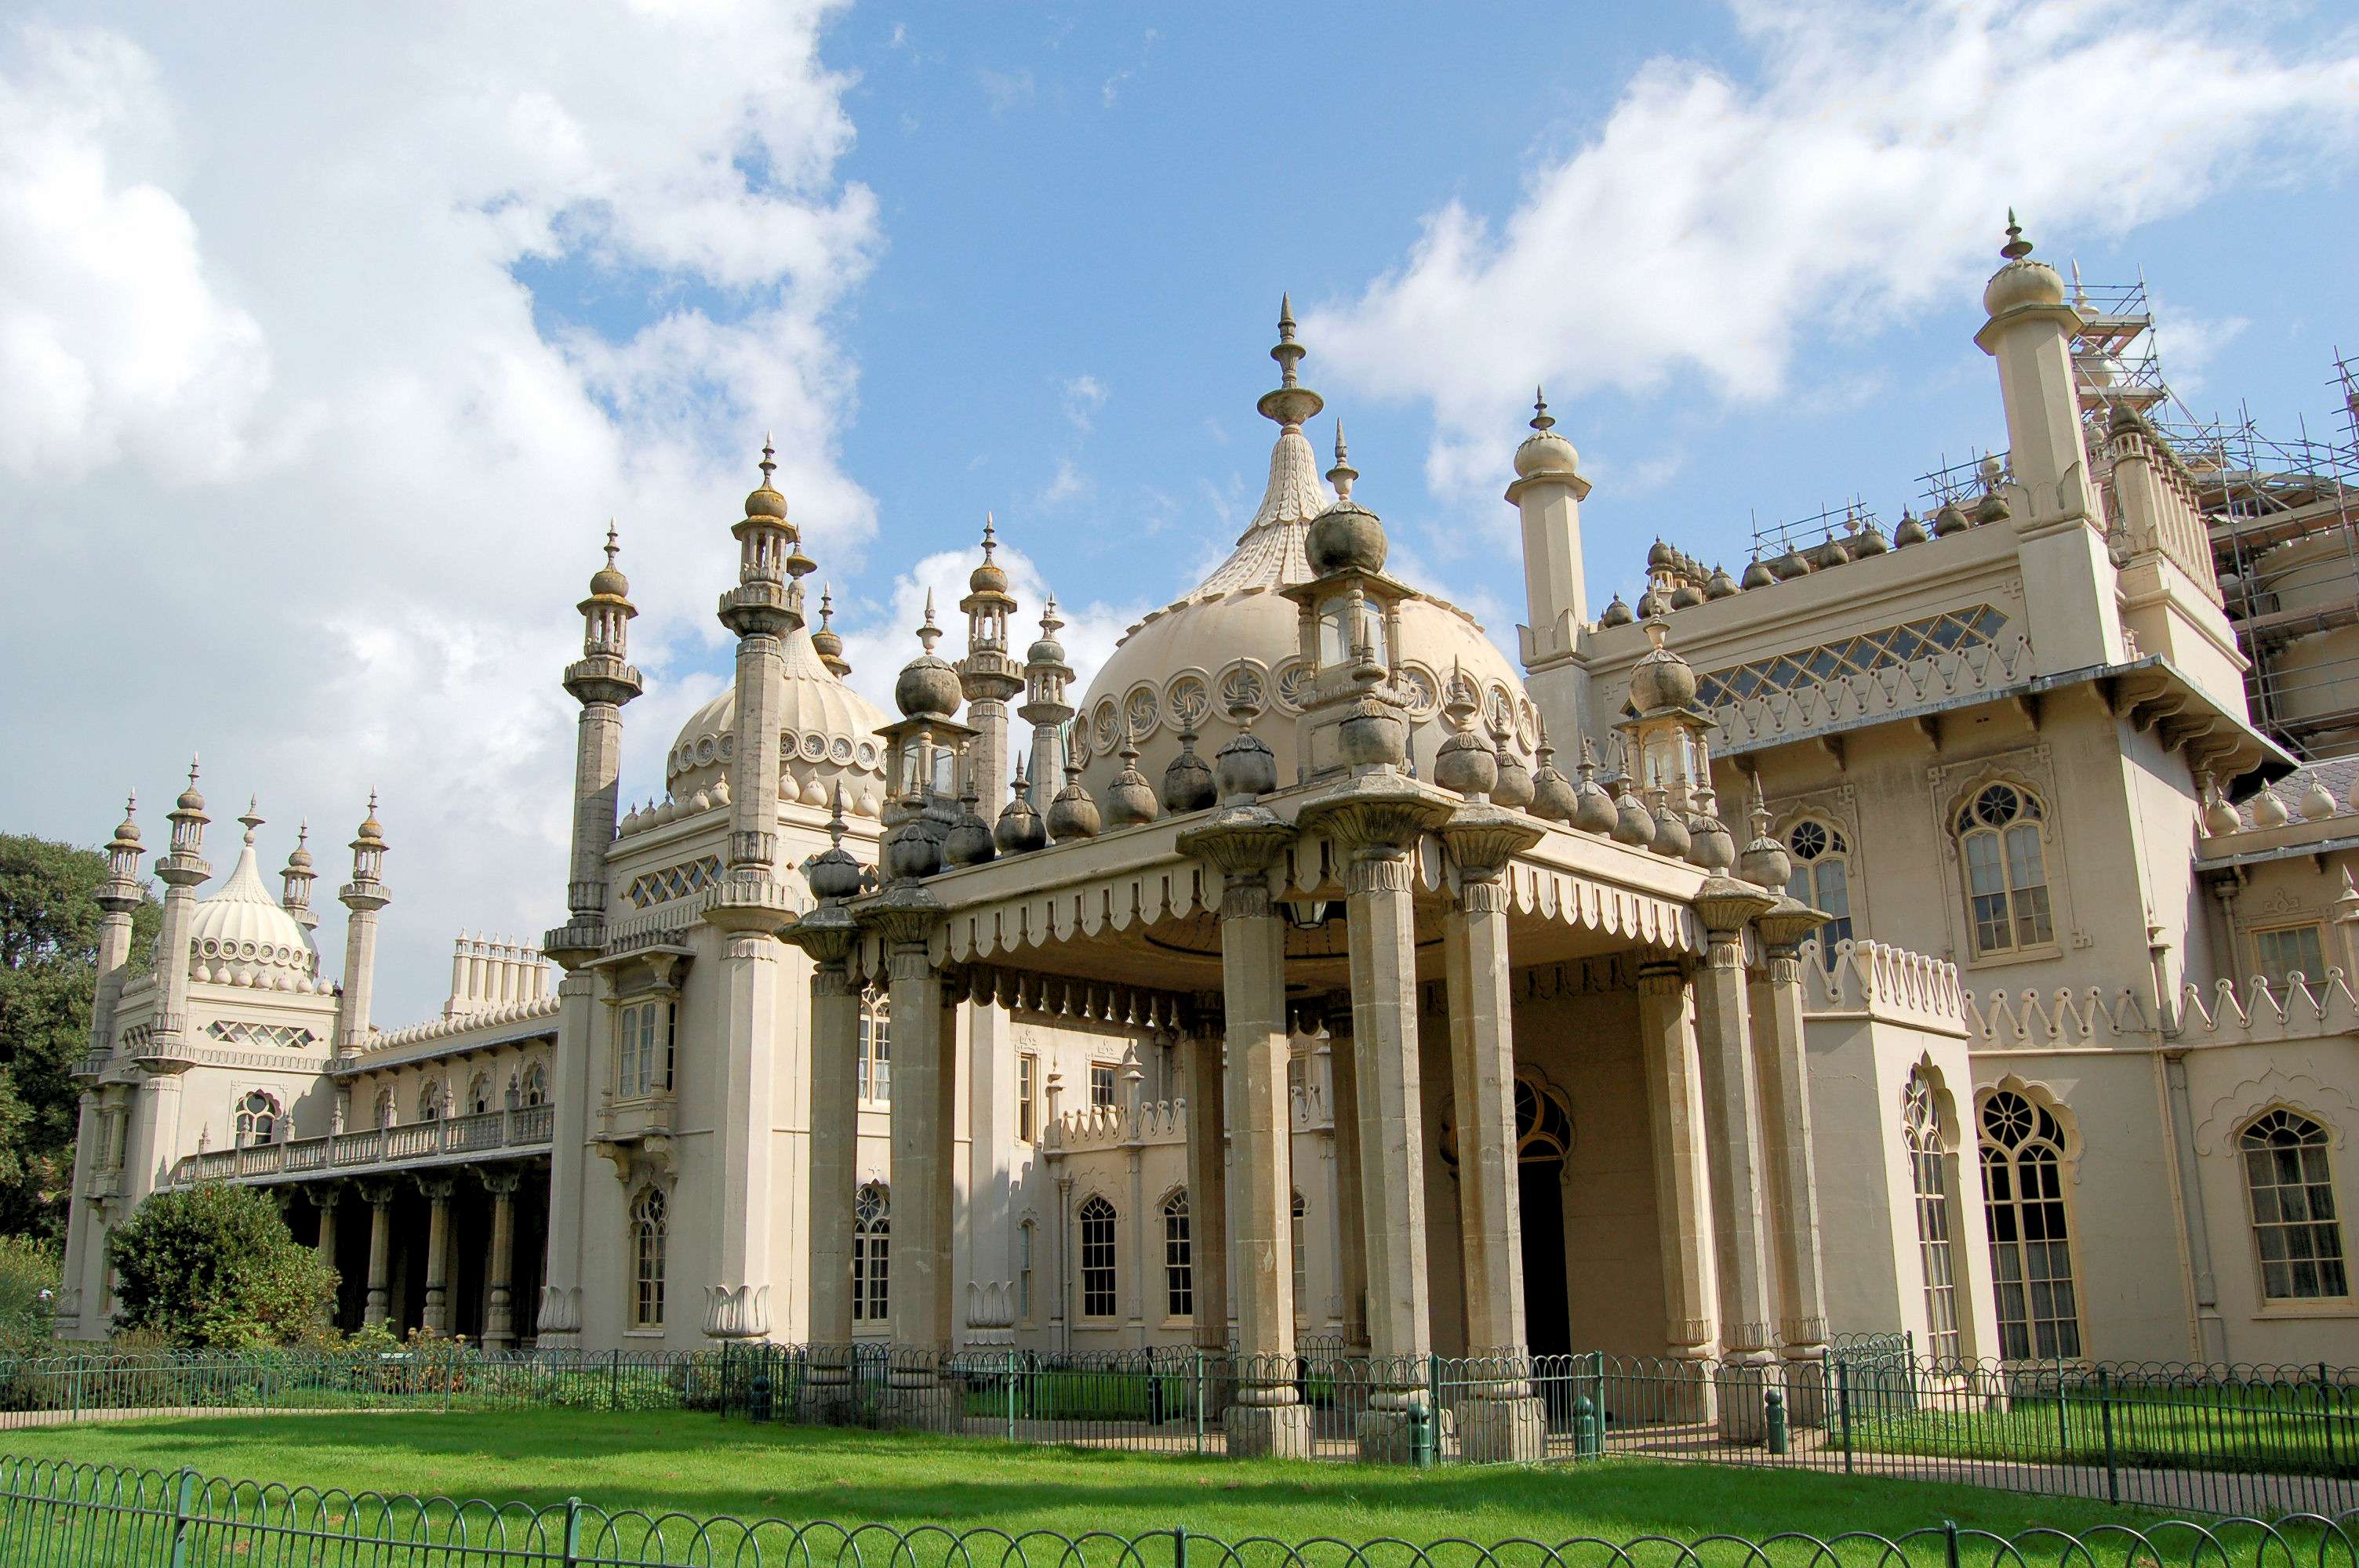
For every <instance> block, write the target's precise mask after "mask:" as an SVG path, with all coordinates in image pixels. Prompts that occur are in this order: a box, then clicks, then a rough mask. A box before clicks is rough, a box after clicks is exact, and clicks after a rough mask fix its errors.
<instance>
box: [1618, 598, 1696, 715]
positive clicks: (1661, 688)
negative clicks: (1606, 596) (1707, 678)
mask: <svg viewBox="0 0 2359 1568" xmlns="http://www.w3.org/2000/svg"><path fill="white" fill-rule="evenodd" d="M1669 630H1670V628H1669V626H1668V625H1667V624H1665V622H1664V621H1663V619H1662V617H1660V616H1656V617H1654V618H1653V619H1651V620H1649V621H1648V622H1647V639H1648V640H1649V641H1650V642H1652V643H1654V646H1653V647H1652V648H1650V649H1648V650H1647V654H1646V656H1645V657H1643V658H1641V659H1640V660H1639V661H1638V662H1637V663H1636V665H1632V666H1631V669H1630V706H1631V707H1632V708H1636V710H1637V711H1639V712H1640V713H1655V712H1658V711H1660V710H1661V709H1663V708H1685V707H1687V706H1688V705H1689V704H1690V703H1691V702H1693V701H1694V700H1695V694H1696V674H1695V671H1694V670H1693V669H1692V668H1690V666H1689V665H1688V662H1687V661H1686V660H1685V659H1682V658H1681V657H1680V656H1679V655H1678V654H1675V653H1673V652H1671V650H1670V648H1669V646H1668V645H1667V644H1666V643H1665V638H1666V637H1667V636H1668V635H1669Z"/></svg>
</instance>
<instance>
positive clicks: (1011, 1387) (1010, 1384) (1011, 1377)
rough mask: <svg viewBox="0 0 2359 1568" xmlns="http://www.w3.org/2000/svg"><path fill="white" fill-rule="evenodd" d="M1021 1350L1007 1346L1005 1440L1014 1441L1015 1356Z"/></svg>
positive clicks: (1019, 1353)
mask: <svg viewBox="0 0 2359 1568" xmlns="http://www.w3.org/2000/svg"><path fill="white" fill-rule="evenodd" d="M1021 1354H1022V1352H1021V1351H1019V1350H1017V1349H1016V1346H1013V1345H1011V1346H1008V1347H1007V1441H1008V1442H1010V1443H1013V1442H1015V1441H1016V1357H1018V1356H1019V1355H1021Z"/></svg>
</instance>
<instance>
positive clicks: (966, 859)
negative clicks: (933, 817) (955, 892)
mask: <svg viewBox="0 0 2359 1568" xmlns="http://www.w3.org/2000/svg"><path fill="white" fill-rule="evenodd" d="M981 800H982V796H980V795H977V794H976V793H975V786H974V774H973V772H972V771H970V772H969V773H968V774H967V780H966V789H965V790H964V791H963V792H962V794H961V795H959V805H960V806H961V807H962V810H961V811H960V814H959V819H958V820H957V821H956V822H954V823H952V824H951V828H950V831H949V832H947V833H945V834H943V835H942V859H943V860H948V861H949V862H950V863H951V865H953V866H979V865H981V864H983V863H984V861H985V860H990V859H991V858H992V856H993V855H994V854H995V853H996V852H997V851H996V849H995V845H994V844H993V842H992V837H991V824H990V823H988V822H985V821H984V819H983V813H982V812H981V811H980V810H979V809H977V807H978V806H979V804H980V802H981Z"/></svg>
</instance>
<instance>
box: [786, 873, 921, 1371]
mask: <svg viewBox="0 0 2359 1568" xmlns="http://www.w3.org/2000/svg"><path fill="white" fill-rule="evenodd" d="M794 936H795V940H796V941H798V942H799V943H800V944H801V945H802V947H803V950H804V951H805V952H807V953H809V954H810V956H811V960H812V966H813V967H812V969H811V995H810V1019H811V1023H810V1077H811V1089H810V1110H811V1150H810V1221H809V1225H810V1229H809V1235H810V1343H811V1344H812V1345H813V1346H821V1347H826V1348H829V1349H836V1348H842V1347H845V1346H850V1345H851V1343H852V1236H853V1217H854V1216H853V1210H854V1208H855V1207H856V1206H857V1204H858V1202H859V1189H860V1168H859V1133H860V1082H859V1076H858V1069H859V1054H860V988H859V987H857V986H856V985H854V984H853V979H852V969H851V957H852V950H853V945H854V944H855V943H857V942H858V940H859V936H860V927H859V924H858V922H857V921H855V920H854V919H853V916H852V915H850V914H846V913H845V912H844V911H843V910H842V909H839V908H836V907H834V906H832V905H830V906H822V907H821V908H820V909H818V910H815V911H813V912H812V913H811V914H807V915H805V916H804V917H803V919H802V921H801V922H800V923H799V925H797V926H796V927H795V931H794ZM896 1044H898V1043H897V1042H896ZM896 1054H898V1053H897V1052H896ZM895 1065H898V1063H896V1064H895ZM899 1239H900V1238H899V1237H898V1236H896V1237H895V1238H894V1240H895V1242H896V1244H897V1243H898V1242H899ZM897 1250H898V1247H897V1245H896V1251H897ZM895 1261H896V1262H897V1261H898V1259H896V1260H895ZM894 1282H895V1283H896V1284H897V1283H898V1282H899V1281H898V1280H895V1281H894ZM822 1370H824V1371H828V1372H837V1373H842V1374H843V1375H844V1376H848V1375H849V1371H850V1368H849V1364H848V1363H845V1364H843V1365H841V1366H838V1365H831V1366H829V1367H827V1368H818V1367H814V1368H813V1373H814V1375H815V1376H816V1375H818V1374H819V1373H821V1371H822Z"/></svg>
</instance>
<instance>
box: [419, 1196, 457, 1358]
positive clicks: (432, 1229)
mask: <svg viewBox="0 0 2359 1568" xmlns="http://www.w3.org/2000/svg"><path fill="white" fill-rule="evenodd" d="M454 1185H455V1183H453V1181H452V1180H451V1177H449V1176H420V1177H419V1178H418V1190H419V1192H421V1193H424V1194H425V1195H426V1203H427V1213H428V1216H429V1218H428V1221H427V1227H426V1320H425V1325H424V1326H425V1328H426V1331H427V1332H428V1333H429V1334H449V1333H450V1332H451V1188H452V1187H453V1186H454Z"/></svg>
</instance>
